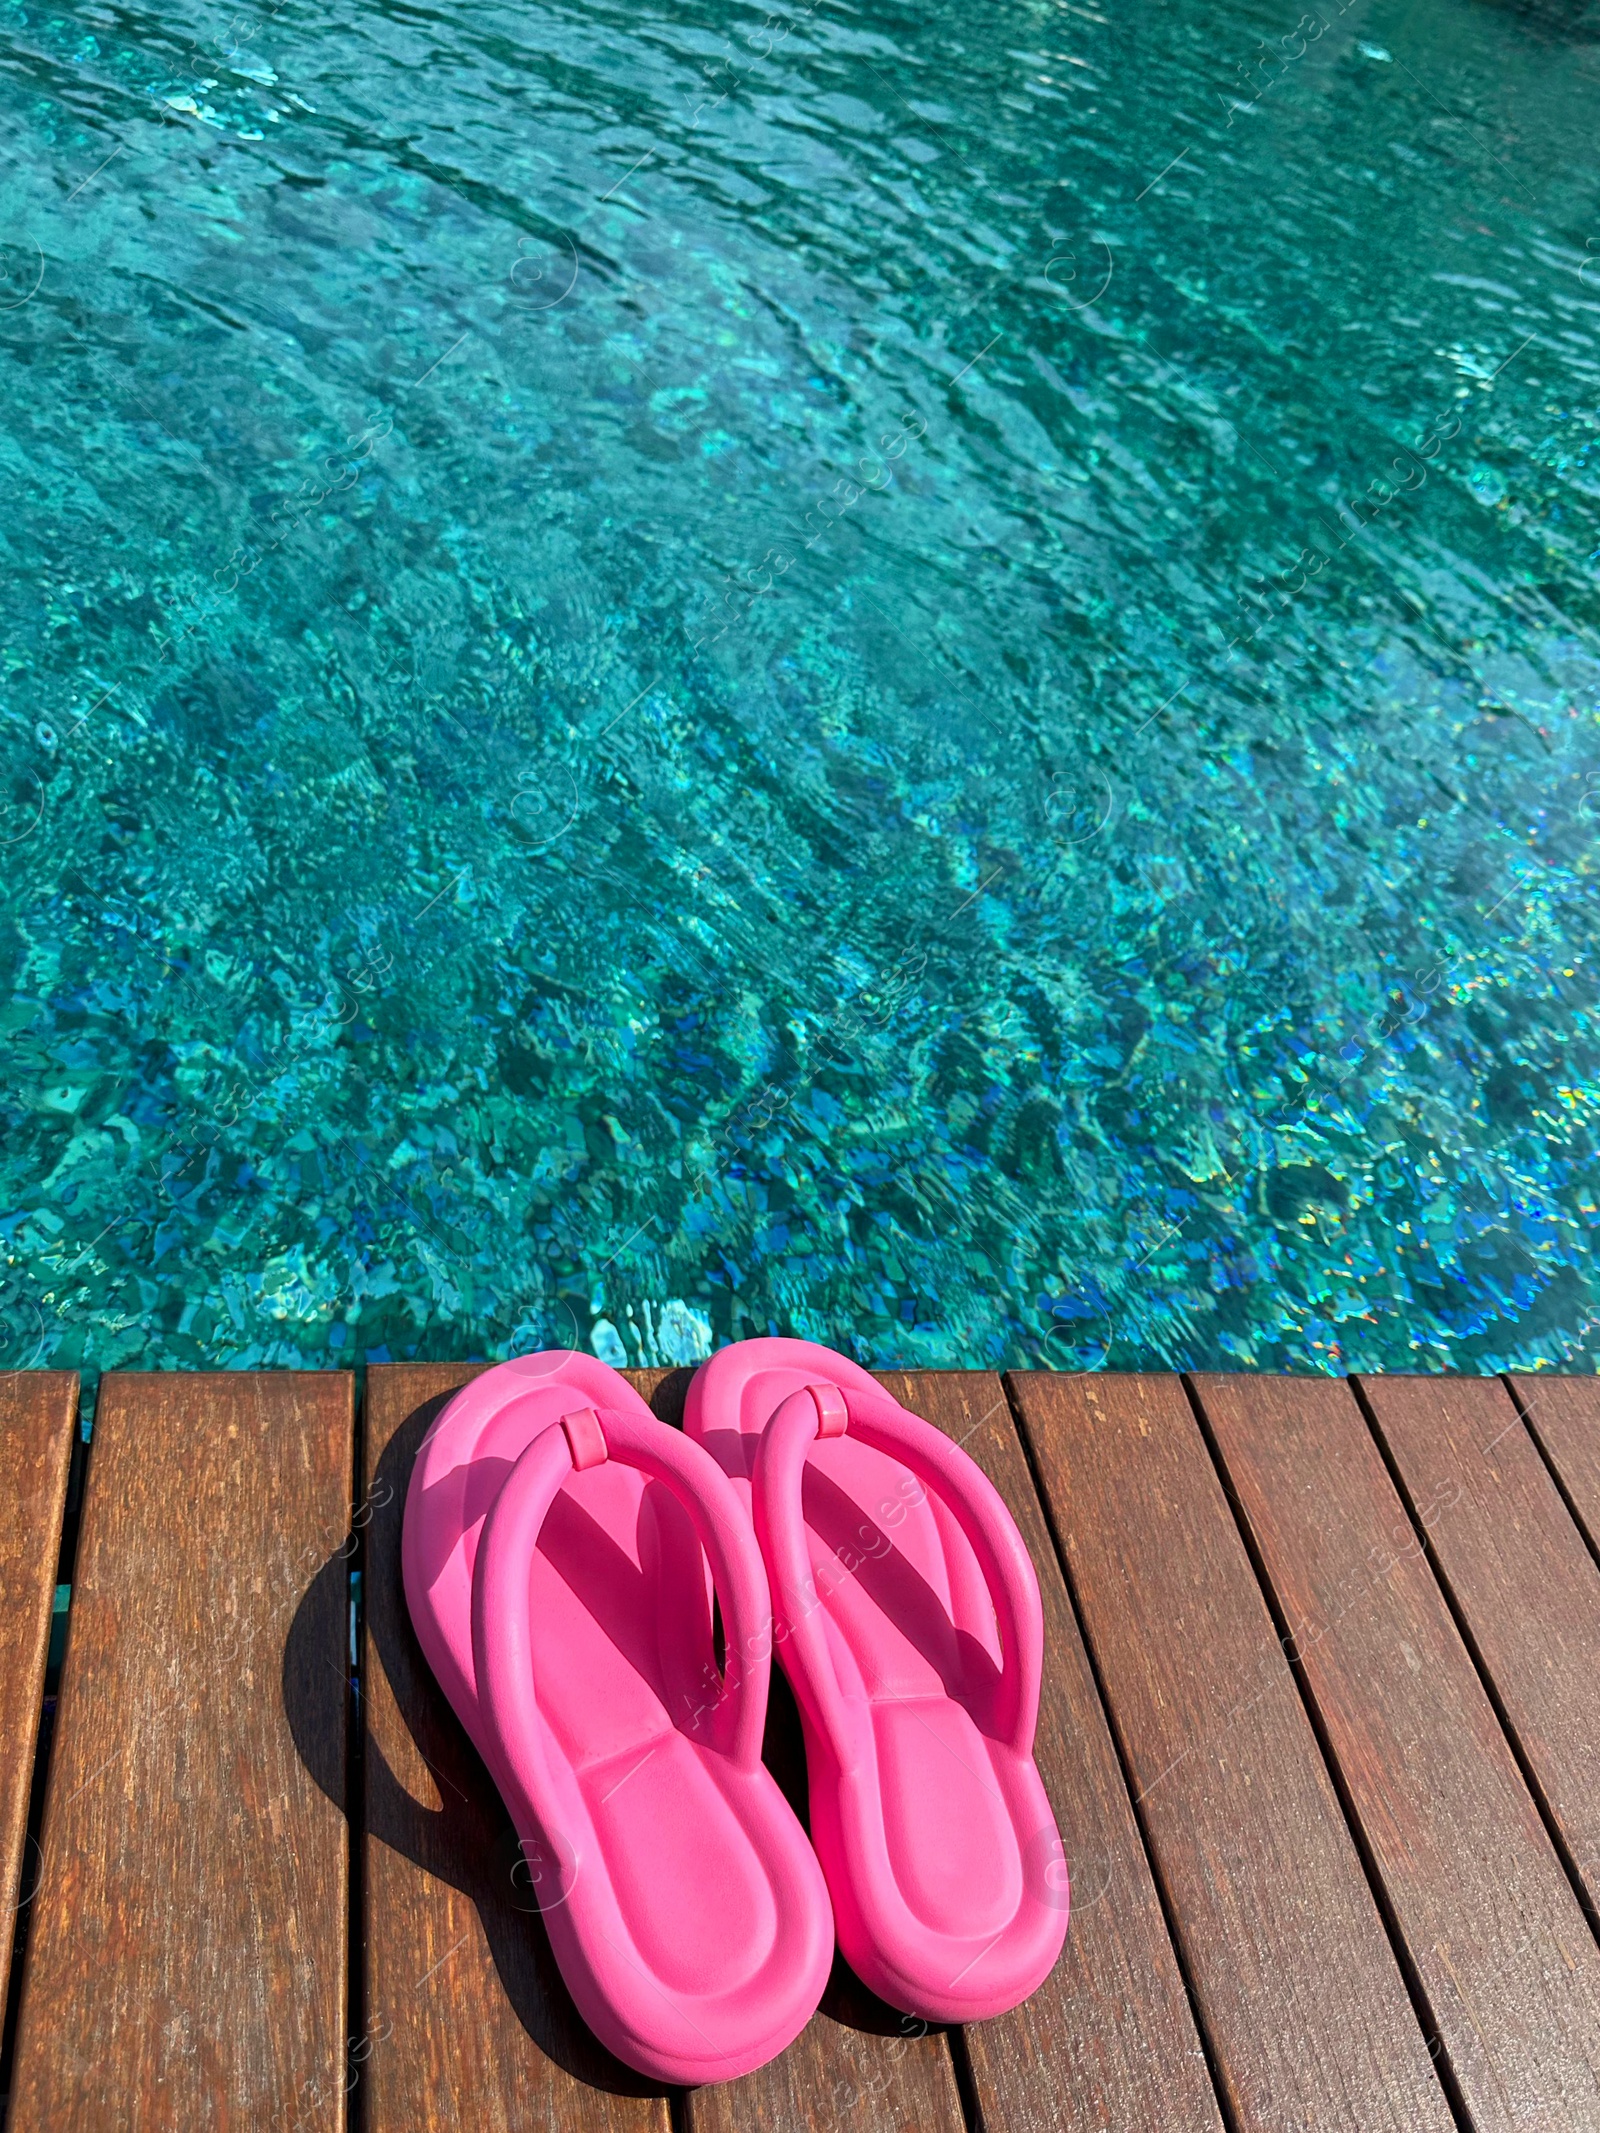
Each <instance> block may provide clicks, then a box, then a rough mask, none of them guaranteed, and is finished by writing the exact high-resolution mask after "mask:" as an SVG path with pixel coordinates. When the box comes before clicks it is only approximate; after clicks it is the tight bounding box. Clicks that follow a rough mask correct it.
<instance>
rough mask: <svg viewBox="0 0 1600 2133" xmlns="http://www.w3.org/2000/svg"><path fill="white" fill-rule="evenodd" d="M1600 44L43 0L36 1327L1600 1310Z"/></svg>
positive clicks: (1145, 1343)
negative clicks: (1598, 152)
mask: <svg viewBox="0 0 1600 2133" xmlns="http://www.w3.org/2000/svg"><path fill="white" fill-rule="evenodd" d="M1597 40H1600V9H1597V8H1596V7H1594V6H1593V5H1589V6H1584V5H1580V4H1573V5H1569V6H1559V5H1556V4H1554V0H1544V4H1542V5H1528V6H1522V7H1511V6H1503V5H1487V4H1483V0H1416V4H1402V0H1348V4H1345V5H1342V6H1341V5H1339V4H1338V0H1316V4H1315V5H1314V6H1313V8H1312V9H1311V10H1310V11H1309V12H1302V11H1301V10H1300V9H1299V8H1298V7H1295V8H1286V9H1284V10H1282V11H1281V12H1280V11H1275V10H1274V9H1273V8H1271V7H1269V6H1266V5H1243V4H1238V0H1205V4H1200V0H1169V4H1167V5H1165V6H1159V5H1151V6H1143V7H1134V8H1131V9H1124V10H1117V11H1115V12H1114V13H1113V11H1111V10H1109V9H1103V8H1101V7H1097V6H1095V5H1093V4H1090V0H1083V4H1076V0H1073V4H1068V0H1058V4H1052V5H1042V4H1036V0H1035V4H1029V0H1007V4H1006V5H1004V6H999V5H992V4H988V0H975V4H969V5H966V6H963V7H961V8H959V9H958V8H954V7H950V6H942V5H935V6H933V7H931V8H916V9H913V8H909V7H905V6H901V5H896V4H891V0H869V4H863V5H856V4H846V0H813V4H811V5H805V6H799V7H794V8H789V7H775V8H774V9H773V11H771V12H769V11H768V10H767V9H766V8H765V7H762V6H759V5H757V6H748V7H738V6H732V5H727V4H711V0H685V4H683V5H680V6H676V7H673V8H672V9H670V10H668V11H662V10H659V9H657V8H654V7H652V6H650V5H643V6H640V5H630V6H628V7H620V6H616V5H613V4H610V0H600V4H585V5H583V6H558V5H550V4H534V0H526V4H523V5H519V6H517V7H515V8H513V7H509V6H502V5H496V4H493V0H488V4H485V0H478V4H475V5H474V6H472V7H471V8H467V7H462V6H451V5H443V6H439V5H436V6H423V5H410V4H399V0H371V4H366V5H362V6H351V5H347V4H346V5H339V4H336V5H334V6H333V7H331V8H320V7H317V8H314V7H311V6H308V5H306V4H304V0H279V4H278V5H276V6H275V7H272V8H270V9H262V10H257V9H254V8H251V7H246V8H244V9H243V10H242V11H241V12H239V13H237V14H235V15H233V16H229V15H228V14H227V12H226V10H225V9H224V8H222V7H220V6H219V7H217V8H215V9H211V10H207V9H205V8H203V7H200V6H197V5H195V4H193V0H177V4H176V5H175V6H173V7H171V8H168V9H166V10H164V11H162V12H161V13H160V14H159V15H158V14H157V13H155V12H153V11H151V10H148V9H146V8H143V7H139V6H133V5H117V6H110V5H108V6H98V5H80V6H76V7H71V8H57V9H49V8H39V7H34V6H31V5H29V6H19V5H15V4H7V5H5V6H4V7H3V8H0V53H3V59H4V66H3V73H0V97H3V108H4V125H3V128H0V247H3V249H0V306H3V308H0V406H3V408H4V413H5V418H6V420H5V445H4V460H3V466H0V540H3V543H4V571H3V583H0V624H3V643H4V657H5V683H4V693H3V699H0V700H3V705H4V722H3V726H0V801H3V803H4V809H3V813H0V838H3V840H4V842H3V843H0V854H3V859H4V865H3V869H0V944H3V953H4V959H5V967H6V971H7V974H8V976H9V978H10V981H11V982H10V987H9V992H8V1000H9V1004H8V1006H7V1007H6V1010H5V1032H4V1035H5V1057H6V1061H7V1072H6V1074H5V1077H4V1092H5V1094H4V1101H5V1106H6V1110H5V1118H4V1140H3V1151H0V1165H3V1191H0V1207H3V1213H4V1220H3V1224H0V1235H3V1238H4V1248H5V1258H4V1270H3V1279H4V1286H3V1289H0V1308H3V1320H4V1338H5V1341H6V1343H7V1349H6V1354H5V1356H4V1357H3V1358H0V1360H3V1361H6V1362H9V1363H13V1364H15V1363H46V1362H48V1363H56V1364H78V1363H81V1364H84V1365H85V1366H88V1367H92V1368H101V1367H108V1366H114V1365H122V1364H131V1365H136V1366H147V1365H152V1364H200V1363H208V1364H213V1365H215V1364H264V1363H299V1362H311V1363H341V1362H350V1361H353V1360H355V1359H356V1358H357V1357H358V1356H360V1355H361V1354H363V1353H375V1354H378V1355H387V1356H391V1357H398V1356H409V1355H450V1356H454V1355H464V1354H471V1353H477V1354H493V1355H500V1354H505V1353H507V1352H515V1351H518V1350H521V1349H525V1348H528V1347H530V1346H536V1345H546V1344H551V1343H562V1344H565V1343H577V1344H582V1345H585V1346H593V1347H595V1348H596V1349H597V1350H598V1352H600V1353H602V1354H605V1355H607V1356H609V1357H610V1358H611V1359H612V1360H618V1361H620V1360H622V1359H624V1358H626V1359H627V1360H628V1361H630V1362H655V1361H682V1360H688V1359H691V1358H692V1357H694V1356H696V1355H698V1354H702V1353H704V1352H705V1351H706V1349H707V1348H708V1346H709V1345H710V1344H711V1343H713V1342H719V1341H722V1340H725V1339H728V1338H730V1337H734V1336H738V1335H742V1334H748V1333H752V1332H764V1331H767V1330H769V1329H771V1330H777V1331H785V1332H791V1331H792V1332H797V1333H805V1334H811V1335H816V1336H820V1337H822V1338H823V1339H826V1340H829V1341H831V1342H834V1343H836V1344H838V1345H839V1346H841V1347H843V1348H846V1349H847V1350H849V1351H851V1352H852V1353H854V1354H856V1355H857V1356H859V1357H861V1358H862V1359H863V1360H866V1361H869V1362H881V1363H890V1362H903V1363H911V1364H976V1363H999V1362H1009V1363H1014V1364H1029V1363H1040V1362H1044V1363H1054V1364H1058V1365H1060V1366H1063V1367H1093V1366H1097V1365H1100V1364H1102V1363H1109V1364H1111V1365H1112V1366H1114V1367H1128V1366H1135V1365H1152V1366H1161V1365H1171V1364H1178V1363H1182V1364H1194V1365H1208V1366H1213V1367H1222V1368H1230V1367H1234V1368H1239V1367H1265V1368H1288V1369H1319V1370H1339V1369H1346V1368H1352V1369H1353V1368H1371V1369H1376V1368H1407V1367H1409V1368H1425V1369H1426V1368H1439V1367H1452V1366H1453V1367H1464V1368H1472V1369H1482V1368H1490V1367H1497V1366H1508V1365H1517V1366H1531V1365H1534V1364H1539V1363H1544V1364H1556V1363H1564V1364H1566V1365H1567V1366H1568V1367H1579V1368H1588V1367H1593V1364H1594V1360H1595V1357H1596V1353H1597V1342H1596V1333H1595V1322H1596V1319H1597V1317H1600V1307H1597V1304H1596V1300H1595V1285H1594V1276H1593V1267H1592V1242H1593V1234H1594V1228H1595V1222H1596V1203H1597V1198H1600V1193H1597V1182H1600V1171H1597V1162H1596V1154H1595V1131H1596V1107H1597V1103H1600V1092H1597V1087H1596V1078H1595V1077H1596V1062H1597V1056H1600V1047H1597V1032H1596V1020H1595V999H1596V967H1595V962H1594V959H1593V955H1592V953H1591V949H1592V944H1593V942H1594V940H1595V938H1596V926H1595V911H1596V902H1595V898H1596V885H1597V860H1600V748H1597V745H1596V742H1597V732H1600V630H1597V623H1600V603H1597V598H1596V591H1597V567H1600V451H1597V436H1600V417H1597V412H1596V410H1597V383H1600V347H1597V341H1596V325H1597V321H1600V173H1597V167H1596V158H1595V154H1594V117H1595V111H1596V109H1597V108H1600V105H1597V90H1600V41H1597Z"/></svg>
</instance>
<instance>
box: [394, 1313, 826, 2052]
mask: <svg viewBox="0 0 1600 2133" xmlns="http://www.w3.org/2000/svg"><path fill="white" fill-rule="evenodd" d="M708 1560H709V1563H710V1572H711V1580H714V1582H715V1589H716V1594H717V1597H718V1599H719V1601H720V1602H721V1607H722V1616H723V1622H724V1625H725V1631H726V1648H727V1653H728V1659H727V1665H726V1669H725V1671H721V1672H719V1670H718V1667H717V1664H716V1659H715V1655H714V1648H713V1642H712V1621H711V1583H710V1581H709V1580H708V1578H707V1570H706V1565H707V1561H708ZM402 1561H403V1570H404V1577H405V1589H406V1600H407V1604H408V1606H409V1608H410V1612H411V1619H412V1622H413V1624H414V1625H415V1627H416V1631H417V1636H418V1639H419V1641H420V1642H421V1644H422V1647H423V1651H424V1653H425V1654H426V1656H427V1659H428V1662H429V1664H430V1665H431V1667H432V1668H433V1671H434V1673H435V1675H436V1676H437V1678H438V1680H439V1682H440V1685H441V1686H442V1687H443V1689H444V1691H445V1693H446V1695H447V1696H449V1698H450V1701H451V1703H452V1704H453V1705H454V1707H455V1710H456V1713H457V1716H458V1717H459V1718H460V1719H461V1722H462V1724H463V1725H464V1726H465V1727H466V1729H467V1731H468V1733H469V1734H470V1735H471V1736H472V1739H473V1741H474V1743H475V1745H476V1746H477V1748H478V1751H479V1753H480V1754H481V1755H482V1757H483V1759H484V1762H485V1763H486V1764H487V1765H488V1768H489V1771H490V1774H491V1776H492V1777H493V1778H494V1780H495V1783H496V1784H497V1785H498V1787H499V1789H500V1792H501V1794H502V1796H503V1798H504V1799H505V1801H506V1804H507V1806H508V1807H509V1809H510V1811H511V1816H512V1820H513V1822H514V1823H515V1824H516V1828H517V1833H518V1835H519V1837H520V1838H521V1840H522V1848H523V1855H524V1857H525V1859H526V1860H527V1862H528V1866H529V1871H530V1874H531V1876H532V1879H533V1885H534V1890H535V1893H536V1895H537V1897H538V1901H539V1905H540V1909H541V1910H542V1911H543V1913H544V1919H545V1925H546V1927H547V1929H548V1931H549V1935H550V1944H551V1947H552V1950H553V1951H554V1954H555V1958H556V1961H557V1963H558V1964H559V1966H560V1969H561V1974H562V1976H563V1977H564V1978H565V1980H566V1982H567V1986H568V1989H569V1990H570V1991H571V1993H572V1997H573V2000H574V2002H575V2003H576V2005H577V2008H578V2011H579V2013H580V2014H581V2015H582V2016H583V2018H584V2020H585V2021H586V2022H587V2023H588V2024H589V2026H590V2028H591V2029H592V2030H593V2031H594V2032H595V2034H596V2036H597V2037H599V2039H600V2040H601V2042H602V2043H603V2044H605V2045H606V2046H607V2047H608V2049H609V2050H611V2051H612V2052H614V2053H615V2054H616V2056H617V2057H618V2058H619V2059H621V2060H623V2061H624V2062H625V2063H626V2064H627V2065H629V2066H632V2067H635V2068H637V2069H638V2070H639V2071H640V2072H642V2073H646V2074H650V2075H652V2076H654V2077H655V2078H657V2079H659V2080H661V2081H664V2082H673V2083H685V2084H691V2083H700V2082H707V2081H724V2080H729V2079H732V2078H733V2077H734V2076H735V2075H737V2074H742V2073H747V2072H749V2071H750V2069H751V2068H753V2067H756V2066H760V2065H762V2064H763V2063H764V2062H765V2061H766V2060H768V2059H770V2058H772V2057H774V2056H775V2055H776V2054H777V2053H778V2052H780V2051H782V2050H783V2048H784V2046H785V2045H787V2044H788V2043H789V2042H791V2040H792V2039H793V2038H794V2037H796V2036H797V2035H798V2034H799V2032H800V2030H801V2029H802V2028H803V2027H804V2026H805V2023H806V2021H807V2020H808V2019H809V2017H810V2015H811V2013H812V2011H813V2010H814V2008H815V2007H816V2005H817V2002H818V2000H819V1999H820V1998H821V1996H822V1990H823V1987H824V1985H825V1984H826V1982H827V1976H828V1967H829V1961H830V1957H831V1954H832V1943H833V1922H832V1918H831V1916H830V1913H829V1907H828V1896H827V1889H826V1886H825V1884H824V1882H823V1879H822V1874H821V1871H820V1869H819V1867H818V1864H817V1860H816V1857H815V1855H814V1853H813V1852H812V1850H811V1848H810V1846H809V1845H808V1844H807V1842H806V1838H805V1832H804V1831H803V1830H802V1829H801V1827H800V1825H799V1823H798V1822H797V1821H796V1819H795V1817H794V1814H793V1811H792V1810H791V1809H790V1807H789V1805H788V1803H787V1801H786V1800H785V1799H784V1798H783V1795H782V1794H781V1792H780V1791H779V1790H778V1787H777V1785H776V1784H775V1782H774V1781H773V1779H772V1778H771V1776H770V1775H769V1774H768V1772H767V1771H766V1770H765V1769H764V1768H763V1767H762V1763H761V1732H762V1723H763V1719H764V1717H765V1711H766V1701H767V1683H768V1668H769V1655H770V1650H771V1615H770V1609H769V1602H768V1597H767V1586H766V1577H765V1573H764V1571H763V1569H762V1565H761V1559H760V1555H759V1552H758V1550H757V1547H756V1543H755V1539H754V1536H753V1534H752V1533H751V1531H750V1526H749V1521H748V1519H747V1518H746V1517H745V1515H744V1512H743V1508H742V1506H741V1505H740V1504H739V1502H738V1499H737V1497H736V1495H735V1493H734V1491H733V1490H732V1488H731V1487H730V1486H729V1484H728V1482H727V1480H726V1479H725V1478H724V1476H723V1475H722V1473H721V1472H720V1470H719V1469H718V1467H717V1465H716V1463H715V1461H714V1460H712V1459H711V1458H709V1457H708V1456H707V1454H706V1453H705V1452H704V1451H703V1450H702V1449H701V1447H700V1446H698V1445H696V1444H693V1443H691V1442H690V1441H689V1440H688V1439H687V1438H686V1437H685V1436H684V1435H683V1434H682V1433H681V1431H678V1430H675V1429H669V1428H668V1427H667V1426H666V1424H665V1423H663V1422H659V1421H657V1419H656V1418H655V1416H654V1415H652V1414H651V1413H650V1410H649V1409H648V1408H647V1407H646V1406H645V1404H644V1402H643V1401H642V1400H641V1399H640V1398H639V1397H638V1395H637V1394H636V1393H635V1392H634V1391H633V1390H632V1389H631V1388H630V1387H629V1386H628V1384H627V1383H626V1381H625V1380H624V1379H622V1378H620V1377H618V1376H617V1374H616V1373H615V1372H614V1371H612V1370H611V1369H609V1368H608V1367H607V1366H606V1365H605V1364H603V1363H600V1362H598V1361H596V1360H595V1358H594V1357H592V1356H583V1355H576V1354H565V1353H551V1354H546V1355H541V1356H526V1357H521V1358H519V1359H518V1360H517V1361H515V1362H511V1363H505V1364H501V1365H500V1366H498V1367H497V1368H496V1369H494V1370H490V1371H486V1372H485V1373H484V1374H483V1375H482V1376H481V1377H479V1378H476V1379H474V1380H473V1382H472V1383H471V1384H470V1385H468V1386H466V1387H465V1388H464V1389H463V1390H462V1391H461V1392H460V1393H458V1394H457V1395H456V1397H455V1399H454V1400H452V1401H451V1403H450V1405H449V1406H448V1407H447V1408H446V1409H445V1410H444V1412H443V1413H442V1414H441V1415H440V1417H439V1419H438V1421H437V1422H436V1423H435V1424H434V1426H433V1429H432V1430H431V1431H430V1432H429V1434H428V1436H427V1438H426V1439H425V1440H424V1442H423V1446H422V1449H421V1451H420V1452H419V1454H418V1457H417V1463H416V1466H415V1468H414V1470H413V1473H412V1477H411V1484H410V1489H409V1492H408V1494H407V1498H406V1515H405V1529H404V1539H403V1546H402Z"/></svg>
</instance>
